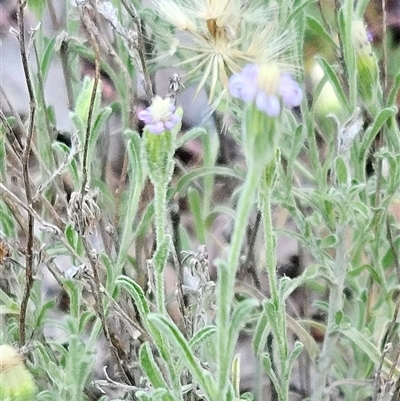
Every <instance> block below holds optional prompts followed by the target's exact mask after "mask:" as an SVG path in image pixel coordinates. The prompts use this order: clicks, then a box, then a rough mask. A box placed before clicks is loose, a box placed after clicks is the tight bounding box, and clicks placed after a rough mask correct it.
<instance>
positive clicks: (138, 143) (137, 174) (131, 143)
mask: <svg viewBox="0 0 400 401" xmlns="http://www.w3.org/2000/svg"><path fill="white" fill-rule="evenodd" d="M124 135H126V136H127V137H128V138H129V139H128V145H127V149H128V155H129V160H130V162H131V166H132V174H133V177H132V178H133V179H134V180H139V181H140V182H142V181H143V180H144V171H143V167H142V140H141V138H140V136H139V134H138V133H137V132H136V131H132V130H126V131H124Z"/></svg>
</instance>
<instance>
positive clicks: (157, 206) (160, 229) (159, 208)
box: [153, 182, 168, 313]
mask: <svg viewBox="0 0 400 401" xmlns="http://www.w3.org/2000/svg"><path fill="white" fill-rule="evenodd" d="M153 185H154V212H155V226H156V243H157V250H159V249H160V247H161V245H162V244H163V242H164V240H165V230H166V226H167V224H166V223H167V222H166V216H167V186H168V182H157V183H153ZM155 263H157V261H155ZM164 267H165V266H155V287H156V303H157V309H158V310H159V311H160V312H162V313H166V309H165V288H164Z"/></svg>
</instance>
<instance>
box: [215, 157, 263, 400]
mask: <svg viewBox="0 0 400 401" xmlns="http://www.w3.org/2000/svg"><path fill="white" fill-rule="evenodd" d="M261 173H262V170H261V169H260V168H259V166H256V165H252V164H250V165H249V170H248V173H247V176H246V180H245V183H244V186H243V188H242V193H241V196H240V199H239V204H238V208H237V213H236V221H235V226H234V230H233V234H232V240H231V245H230V251H229V255H228V259H227V266H226V268H222V269H221V270H220V271H219V272H218V285H219V287H220V289H221V291H220V290H218V291H217V307H218V311H217V322H218V323H217V338H218V340H217V341H218V347H217V355H218V364H219V366H218V389H219V396H220V397H219V399H221V400H222V399H225V395H226V388H227V383H228V373H229V365H230V363H231V355H227V351H228V339H227V328H228V327H229V316H230V311H231V305H232V301H233V296H234V284H235V277H236V271H237V269H238V266H239V257H240V252H241V249H242V245H243V240H244V237H245V234H246V227H247V222H248V219H249V217H250V213H251V211H252V206H253V204H254V198H255V194H256V190H257V187H258V184H259V182H260V178H261Z"/></svg>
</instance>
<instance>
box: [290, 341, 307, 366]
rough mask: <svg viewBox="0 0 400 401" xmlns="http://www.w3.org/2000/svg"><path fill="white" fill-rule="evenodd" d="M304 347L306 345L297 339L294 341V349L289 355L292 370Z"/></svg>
mask: <svg viewBox="0 0 400 401" xmlns="http://www.w3.org/2000/svg"><path fill="white" fill-rule="evenodd" d="M303 348H304V345H303V344H302V343H301V342H299V341H296V342H295V343H294V347H293V350H292V352H291V353H290V355H289V367H290V370H292V368H293V365H294V363H295V362H296V360H297V358H298V357H299V356H300V354H301V351H302V350H303Z"/></svg>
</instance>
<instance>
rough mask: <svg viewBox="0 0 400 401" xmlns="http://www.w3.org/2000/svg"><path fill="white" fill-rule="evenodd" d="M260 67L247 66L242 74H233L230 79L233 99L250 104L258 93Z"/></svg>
mask: <svg viewBox="0 0 400 401" xmlns="http://www.w3.org/2000/svg"><path fill="white" fill-rule="evenodd" d="M257 76H258V67H257V66H256V65H255V64H247V65H246V66H245V67H244V68H243V70H242V72H240V73H235V74H233V75H232V76H231V77H230V79H229V92H230V94H231V95H232V96H233V97H236V98H239V99H241V100H243V101H244V102H246V103H248V102H251V101H253V99H254V97H255V95H256V93H257Z"/></svg>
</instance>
